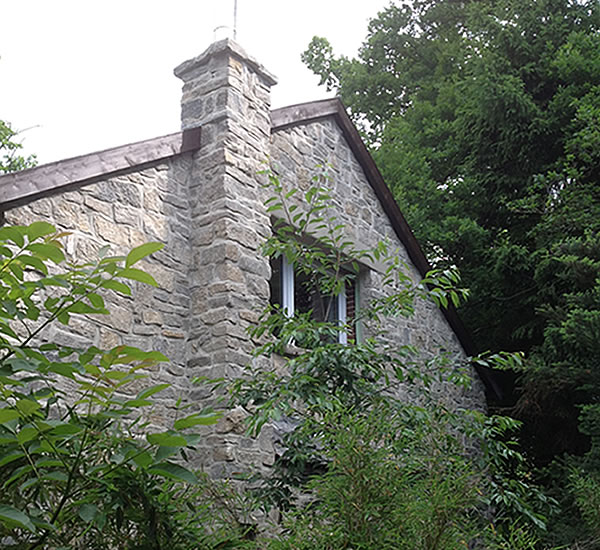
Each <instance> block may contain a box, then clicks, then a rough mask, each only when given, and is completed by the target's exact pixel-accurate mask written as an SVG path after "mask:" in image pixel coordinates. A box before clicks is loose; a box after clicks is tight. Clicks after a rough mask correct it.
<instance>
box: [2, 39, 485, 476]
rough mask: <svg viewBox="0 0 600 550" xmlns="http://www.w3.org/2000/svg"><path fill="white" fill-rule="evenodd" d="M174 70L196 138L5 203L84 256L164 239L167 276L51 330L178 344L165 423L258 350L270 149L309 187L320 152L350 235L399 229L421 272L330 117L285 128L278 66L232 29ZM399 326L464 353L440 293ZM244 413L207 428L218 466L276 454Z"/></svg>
mask: <svg viewBox="0 0 600 550" xmlns="http://www.w3.org/2000/svg"><path fill="white" fill-rule="evenodd" d="M175 74H176V75H177V76H178V77H179V78H181V79H182V81H183V98H182V127H183V128H184V129H190V128H195V127H201V131H202V140H201V146H200V148H199V149H198V150H197V151H195V152H187V153H181V154H177V155H173V156H172V157H169V158H167V159H163V160H160V161H157V162H149V163H144V164H143V165H140V166H132V167H131V169H129V170H125V171H121V172H118V173H116V174H113V173H107V174H106V175H105V176H104V177H102V178H94V179H92V180H86V181H83V182H81V183H80V184H78V185H76V186H75V187H73V186H72V187H67V188H65V189H68V190H66V191H62V192H58V193H57V194H54V195H53V196H51V197H45V198H35V197H34V198H33V199H31V200H29V201H28V202H27V204H24V205H22V206H18V207H15V208H12V209H11V210H9V211H7V212H6V219H7V221H8V222H9V223H21V224H25V223H30V222H32V221H34V220H38V219H44V220H48V221H50V222H52V223H54V224H55V225H56V226H57V227H59V228H61V229H65V230H68V231H71V235H70V236H69V237H67V252H68V253H69V254H71V255H73V257H76V258H78V259H83V258H90V257H93V256H94V254H95V252H96V251H97V250H98V249H99V248H101V247H102V246H104V245H106V244H110V245H111V246H112V247H113V251H114V252H115V253H122V252H125V251H126V250H127V249H129V248H131V247H133V246H137V245H139V244H142V243H143V242H147V241H150V240H152V241H161V242H163V243H165V248H164V249H163V250H162V251H160V252H158V253H156V254H154V255H153V256H152V258H151V259H148V260H147V261H146V262H145V264H144V265H143V266H142V267H143V268H145V269H147V270H148V271H149V272H150V273H151V274H152V275H154V277H155V278H156V279H157V281H158V283H159V285H160V288H159V289H154V288H150V287H147V286H144V285H141V284H138V286H137V288H136V289H135V292H134V296H133V298H132V299H130V298H119V297H117V296H116V295H115V296H112V297H111V298H110V300H109V302H110V306H109V308H110V309H111V311H112V314H111V315H110V316H109V317H101V316H98V317H97V318H94V319H88V318H81V319H76V320H74V322H73V324H72V325H71V326H70V330H69V331H68V332H67V331H66V330H65V328H60V327H54V328H53V329H52V330H53V333H52V334H49V335H48V337H49V338H50V339H52V340H55V341H57V342H63V343H67V344H70V345H80V346H84V345H90V344H95V345H99V346H104V347H112V346H114V345H117V344H121V343H123V344H131V345H136V346H138V347H140V348H143V349H157V350H159V351H161V352H163V353H165V354H166V355H167V356H168V357H170V359H171V362H170V363H168V364H165V365H161V366H160V367H158V368H157V370H156V371H155V372H152V373H151V375H152V378H153V382H162V381H166V382H169V383H171V384H172V387H171V389H170V390H168V391H166V392H162V393H161V394H158V395H159V396H160V399H161V401H160V406H159V407H157V408H156V410H154V411H151V420H152V422H153V423H154V424H155V425H157V426H164V425H167V424H168V423H169V422H170V421H172V419H173V416H174V413H175V411H174V403H175V400H176V398H178V397H182V398H183V399H184V401H187V402H192V403H198V405H199V406H200V405H203V404H206V403H207V402H208V400H209V399H210V396H209V393H208V392H207V390H206V389H204V388H203V387H202V386H196V385H193V384H192V383H191V381H192V380H193V378H195V377H198V376H208V377H221V376H225V377H234V376H236V375H238V374H239V373H240V372H241V369H242V367H243V366H244V365H246V364H247V363H248V362H249V361H251V360H252V356H251V353H252V349H253V347H254V343H253V342H252V341H251V340H250V338H249V337H248V335H247V332H246V329H247V328H248V327H249V326H251V325H252V324H253V323H255V322H256V321H257V317H258V314H259V313H260V311H261V310H262V309H263V308H264V307H265V306H266V304H267V303H268V300H269V278H270V275H271V273H270V267H269V262H268V261H267V260H266V259H265V258H263V257H262V255H261V253H260V244H261V242H263V241H264V239H265V238H266V237H267V236H269V235H270V231H271V220H270V218H269V215H268V214H267V212H266V210H265V207H264V204H263V203H264V200H265V199H266V198H267V194H268V191H267V190H265V189H264V188H263V187H262V186H261V184H262V183H264V182H263V180H262V176H261V175H259V172H260V171H261V170H262V169H263V168H264V166H265V162H266V161H267V159H270V162H271V164H272V167H273V169H274V170H275V171H276V172H277V173H278V174H279V177H280V178H281V179H282V181H286V182H288V183H289V185H291V186H298V187H300V188H306V187H307V186H308V185H310V180H311V177H312V175H313V174H314V171H315V167H316V165H325V164H327V165H330V169H329V170H330V175H331V177H332V179H331V187H332V191H333V195H334V205H333V208H334V211H335V213H336V215H338V216H339V218H340V219H341V220H342V221H343V222H344V224H345V225H346V231H347V233H348V237H349V238H350V239H352V240H353V241H354V242H355V243H357V244H358V245H359V246H361V247H365V248H367V247H372V246H373V245H374V244H376V242H378V241H380V240H382V239H387V240H389V242H390V243H392V245H393V247H394V248H396V249H397V250H398V253H399V254H400V255H401V257H402V259H403V260H404V261H405V262H406V263H407V265H409V266H411V267H410V269H411V277H413V278H414V279H415V280H418V279H419V277H420V275H419V273H418V271H417V269H416V268H413V267H412V264H411V260H410V258H409V255H408V253H407V251H406V248H405V247H404V245H403V244H402V242H401V241H400V240H399V238H398V235H397V234H396V232H395V230H394V228H393V226H392V224H391V223H390V221H389V219H388V217H387V215H386V213H385V211H384V209H383V208H382V204H381V202H380V200H379V199H378V197H377V196H376V194H375V193H374V191H373V189H372V188H371V186H370V184H369V181H368V179H367V177H366V175H365V172H364V171H363V167H362V166H361V164H360V162H359V160H358V159H357V158H356V156H355V154H354V153H353V151H352V149H351V147H350V146H349V144H348V142H347V140H346V138H345V137H344V134H343V132H342V131H341V129H340V128H339V126H338V125H337V124H336V122H335V120H334V119H333V118H332V117H325V118H318V119H314V120H310V121H306V122H300V123H298V124H295V125H287V126H285V127H280V128H273V127H272V124H271V117H270V94H269V90H270V87H271V86H273V85H274V84H275V79H274V77H273V76H272V75H270V74H269V73H268V72H267V71H266V70H265V69H264V68H263V67H262V66H261V65H260V64H259V63H257V62H256V61H255V60H253V59H251V58H250V57H248V55H247V54H246V53H245V52H244V51H243V50H242V49H241V48H240V47H239V46H238V45H237V44H236V43H234V42H232V41H231V40H229V39H227V40H223V41H221V42H217V43H215V44H213V45H212V46H211V47H210V48H209V49H208V50H207V51H206V52H205V53H204V54H202V55H200V56H199V57H196V58H195V59H192V60H190V61H186V62H185V63H183V64H181V65H180V66H179V67H177V69H176V70H175ZM33 170H34V171H35V170H39V169H33ZM4 178H7V176H4ZM4 178H1V177H0V191H1V189H2V185H3V184H4V182H5V181H7V180H6V179H4ZM381 280H382V273H381V272H380V270H379V269H378V268H377V266H365V269H364V270H363V275H362V278H361V281H360V284H361V295H362V299H365V300H368V299H369V298H370V297H374V296H376V295H378V294H380V293H381V292H382V288H381ZM387 328H388V333H389V338H390V340H391V341H392V342H395V343H398V344H402V343H411V344H415V345H417V346H420V347H422V348H423V349H425V350H427V351H429V352H430V353H436V352H438V351H439V350H440V349H444V350H446V351H448V352H450V353H452V354H453V355H455V356H458V357H460V356H464V351H463V350H462V348H461V345H460V343H459V341H458V340H457V338H456V336H455V334H454V332H453V330H452V328H451V327H450V325H449V324H448V322H447V320H446V318H445V317H444V315H443V314H442V313H441V312H440V311H439V310H438V309H437V308H436V307H434V306H433V305H432V304H429V303H425V302H421V303H418V304H417V306H416V315H415V316H414V318H412V319H410V320H404V319H400V320H394V322H393V323H390V326H389V327H387ZM265 367H268V365H265ZM439 391H440V392H441V393H442V394H443V393H446V394H447V396H446V397H447V399H449V400H451V401H454V402H455V403H457V404H460V405H462V406H468V407H477V408H483V407H484V403H485V399H484V394H483V385H482V383H481V381H480V380H479V378H478V377H477V376H476V375H475V374H474V384H473V388H472V390H471V391H470V392H465V393H461V392H457V391H455V390H453V391H454V393H452V392H451V391H450V389H448V388H440V389H439ZM243 420H244V414H243V411H240V410H234V411H232V412H230V413H229V414H228V415H227V416H226V417H225V418H223V419H222V421H221V422H220V423H219V425H218V426H216V428H214V429H207V430H206V438H205V443H204V446H203V447H202V448H201V449H200V453H199V456H198V461H199V462H200V463H201V464H203V465H204V467H205V468H206V469H207V470H208V471H209V472H210V473H212V474H213V475H228V474H231V473H232V472H234V471H240V470H241V469H245V468H248V467H258V468H263V467H268V466H269V465H271V464H272V463H273V460H274V458H275V451H274V448H273V436H272V433H271V432H270V431H269V430H265V431H264V432H263V434H262V435H261V437H260V439H259V441H253V440H251V439H249V438H247V437H246V436H244V423H243Z"/></svg>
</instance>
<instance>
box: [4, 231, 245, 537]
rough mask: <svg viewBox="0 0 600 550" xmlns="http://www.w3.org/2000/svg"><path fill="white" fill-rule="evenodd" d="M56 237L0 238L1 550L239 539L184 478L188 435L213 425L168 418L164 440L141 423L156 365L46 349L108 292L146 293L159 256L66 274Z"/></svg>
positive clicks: (209, 493) (130, 350) (195, 418)
mask: <svg viewBox="0 0 600 550" xmlns="http://www.w3.org/2000/svg"><path fill="white" fill-rule="evenodd" d="M62 237H63V235H61V234H57V233H56V230H55V228H54V227H53V226H51V225H50V224H48V223H45V222H36V223H33V224H31V225H29V226H27V227H21V226H14V227H3V228H1V229H0V484H1V490H0V541H1V543H2V547H3V548H31V549H33V548H87V547H93V548H99V549H101V548H129V549H133V548H164V547H165V545H166V544H169V546H170V548H172V549H183V548H213V547H214V544H216V542H215V541H219V540H220V541H224V540H229V538H234V539H235V538H236V537H237V533H239V534H240V536H242V535H243V531H244V530H243V528H242V527H241V526H238V527H239V530H238V531H237V532H236V525H235V524H234V523H235V522H233V520H232V518H231V517H229V516H227V515H226V514H225V515H224V508H219V506H218V502H219V501H218V499H215V498H214V496H215V495H214V491H216V490H217V487H216V486H212V485H211V484H210V483H209V482H208V480H207V479H205V478H204V477H200V479H199V477H198V475H196V474H194V473H193V472H192V471H190V470H189V469H187V468H186V467H184V463H185V459H186V454H185V453H186V452H188V451H189V450H191V449H193V446H194V444H195V442H196V441H198V438H199V436H198V435H196V434H194V433H190V429H192V428H193V427H194V426H198V425H208V424H213V423H215V422H216V421H217V420H218V414H216V413H214V412H212V411H210V410H205V411H201V412H194V413H192V414H187V415H186V414H184V408H183V407H180V415H179V418H178V419H177V420H175V422H174V424H173V426H172V427H171V428H170V429H166V430H157V429H151V427H150V426H149V425H148V423H146V421H145V419H144V413H143V410H144V409H146V408H148V407H152V406H153V405H154V404H155V401H154V398H155V396H156V395H157V394H158V393H159V392H161V391H163V390H165V389H166V388H167V387H168V384H147V385H146V386H145V387H144V384H141V386H142V389H141V390H140V389H139V388H140V381H141V380H144V379H146V378H147V374H146V372H147V369H149V368H150V367H152V366H153V365H155V364H156V363H158V362H161V361H166V360H167V359H166V357H164V356H163V355H162V354H160V353H158V352H155V351H141V350H139V349H137V348H134V347H130V346H117V347H115V348H113V349H109V350H100V349H98V348H96V347H93V346H92V347H88V348H87V349H75V348H71V347H67V346H61V345H59V344H56V343H53V342H48V341H47V336H46V334H47V329H48V327H50V326H51V325H52V324H54V323H62V324H64V325H68V324H69V320H70V318H71V317H72V316H73V315H87V314H107V313H108V309H107V305H106V303H105V299H104V295H105V294H106V293H107V292H114V293H116V294H119V295H121V296H129V295H130V294H131V287H130V284H131V282H134V281H139V282H142V283H147V284H151V285H156V282H155V281H154V279H153V278H152V277H151V276H150V275H149V274H147V273H145V272H144V271H141V270H139V269H137V268H136V267H135V264H136V263H137V262H138V261H139V260H141V259H142V258H144V257H146V256H148V255H149V254H151V253H152V252H155V251H157V250H159V249H160V248H161V247H162V245H160V244H157V243H148V244H145V245H142V246H139V247H137V248H135V249H133V250H132V251H131V252H129V254H128V255H127V256H125V257H120V256H119V257H115V256H109V255H107V250H102V251H101V253H100V257H99V259H98V261H96V262H95V263H86V264H72V263H68V262H67V261H66V260H65V256H64V253H63V250H62V243H61V238H62ZM134 388H136V389H134ZM174 405H175V403H174ZM218 490H219V491H220V490H221V489H218ZM222 496H223V495H222ZM209 497H210V498H209ZM221 501H222V499H221ZM224 526H230V527H231V528H229V527H228V529H227V533H226V532H225V531H224V529H223V528H224ZM210 541H212V542H210Z"/></svg>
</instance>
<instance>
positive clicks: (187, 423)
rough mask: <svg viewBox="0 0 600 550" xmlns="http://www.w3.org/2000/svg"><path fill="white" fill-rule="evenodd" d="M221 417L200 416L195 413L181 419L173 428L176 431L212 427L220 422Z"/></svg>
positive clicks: (216, 414) (214, 415)
mask: <svg viewBox="0 0 600 550" xmlns="http://www.w3.org/2000/svg"><path fill="white" fill-rule="evenodd" d="M219 417H220V415H219V414H218V413H211V414H204V415H203V414H200V413H194V414H190V415H189V416H186V417H185V418H180V419H179V420H176V421H175V424H174V425H173V427H174V428H175V429H176V430H185V429H186V428H191V427H192V426H199V425H200V426H210V425H211V424H216V423H217V422H218V421H219Z"/></svg>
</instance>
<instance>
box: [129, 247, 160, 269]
mask: <svg viewBox="0 0 600 550" xmlns="http://www.w3.org/2000/svg"><path fill="white" fill-rule="evenodd" d="M164 246H165V245H164V244H163V243H156V242H153V243H145V244H142V245H140V246H136V247H135V248H134V249H133V250H132V251H131V252H129V254H127V259H126V260H125V267H131V266H132V265H133V264H135V263H136V262H139V261H140V260H141V259H142V258H145V257H146V256H149V255H150V254H152V253H153V252H157V251H159V250H161V249H162V248H163V247H164Z"/></svg>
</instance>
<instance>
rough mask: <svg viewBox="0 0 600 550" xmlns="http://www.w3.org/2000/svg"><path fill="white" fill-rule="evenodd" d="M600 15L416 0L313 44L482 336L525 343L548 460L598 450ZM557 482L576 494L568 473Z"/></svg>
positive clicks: (526, 386) (524, 413) (525, 396)
mask: <svg viewBox="0 0 600 550" xmlns="http://www.w3.org/2000/svg"><path fill="white" fill-rule="evenodd" d="M599 31H600V9H599V4H598V2H596V1H595V0H582V1H577V2H571V1H568V0H542V1H539V0H525V1H524V0H500V1H492V0H477V1H474V0H471V1H467V2H455V1H453V0H416V1H415V2H411V3H401V2H393V3H392V4H391V5H390V7H389V8H387V9H386V10H384V11H383V12H382V13H380V14H378V15H377V17H375V18H374V19H373V20H372V21H371V23H370V26H369V33H368V36H367V37H366V40H365V42H364V44H363V46H362V48H361V50H360V52H359V57H358V59H352V60H349V59H346V58H336V57H335V56H333V54H332V49H331V46H330V45H329V43H328V42H327V41H326V40H325V39H323V38H318V39H317V38H315V39H314V40H313V42H312V43H311V44H310V45H309V48H308V50H307V52H306V53H305V56H304V59H305V61H306V62H307V64H308V66H309V67H310V68H311V69H313V71H315V72H316V73H317V74H319V75H320V76H321V80H322V81H323V82H325V83H327V84H328V85H329V86H330V87H333V88H337V90H338V93H340V95H341V97H342V99H343V100H344V102H345V103H346V104H347V105H348V106H349V107H350V109H351V111H352V113H353V116H354V117H355V119H356V120H357V122H358V123H359V124H361V125H362V126H363V128H364V132H365V134H366V136H367V138H368V139H370V141H371V145H372V148H373V154H374V156H375V159H376V161H377V163H378V166H379V168H380V169H381V171H382V173H383V175H384V178H385V179H386V181H387V182H388V184H389V185H390V186H391V187H392V189H393V192H394V194H395V196H396V198H397V200H398V202H399V204H400V207H401V209H402V211H403V212H404V214H405V215H406V217H407V219H408V221H409V223H410V225H411V228H412V229H413V231H414V232H415V234H416V236H417V238H418V240H419V242H420V243H421V244H422V246H423V247H424V249H425V251H426V253H427V254H428V256H429V258H430V260H431V261H432V262H433V263H434V265H436V266H437V267H440V268H443V267H446V266H457V267H458V268H459V269H460V271H461V275H462V277H463V280H464V283H465V285H466V286H467V287H468V288H469V289H470V297H469V299H468V300H467V301H466V302H465V303H464V304H463V305H462V307H461V310H460V313H461V317H462V318H463V319H464V320H465V322H466V324H467V325H468V327H469V328H470V329H471V332H472V333H473V335H474V337H475V340H476V344H477V346H478V347H479V349H480V350H492V351H494V352H495V351H498V350H520V351H523V352H525V354H526V360H525V364H524V367H523V368H520V369H519V370H518V371H517V373H518V374H517V376H518V378H517V388H516V390H517V391H516V393H514V394H511V393H510V392H511V389H510V388H509V387H507V395H506V397H505V399H504V401H503V402H502V403H500V405H502V406H510V407H511V414H513V415H515V416H516V417H517V418H520V419H522V420H523V421H524V424H523V428H522V435H523V440H524V443H525V445H526V446H527V449H528V453H529V454H530V455H531V456H532V457H533V458H534V460H535V461H536V463H537V464H538V465H539V466H546V465H548V464H549V463H550V462H551V461H552V460H554V459H560V458H561V457H566V456H567V455H569V454H572V455H576V456H579V457H582V456H583V455H586V453H588V454H589V456H588V457H587V458H584V459H582V460H580V462H582V463H585V464H586V468H589V467H590V466H589V462H590V460H591V459H592V458H593V457H594V456H595V453H596V450H595V448H596V443H594V442H593V440H592V437H591V436H590V435H589V434H588V433H586V428H585V426H583V425H582V424H581V422H580V416H579V408H580V407H581V406H584V407H586V406H587V405H592V404H595V403H597V401H598V397H599V396H598V388H599V387H600V385H599V384H598V380H597V377H598V364H597V357H598V353H599V352H600V348H599V346H600V344H599V342H600V338H599V337H598V335H599V334H600V333H599V332H598V331H599V327H600V324H599V323H600V302H598V297H599V296H600V290H599V288H598V284H599V283H598V281H600V272H599V271H598V249H599V247H600V238H599V235H600V227H599V225H598V220H600V206H599V205H600V196H599V194H598V189H599V186H598V177H599V172H598V166H599V163H598V160H599V158H598V151H600V94H599V91H598V76H599V75H600V38H599V36H600V34H599ZM513 379H514V377H507V380H508V381H510V380H513ZM592 414H595V413H592V409H588V413H586V416H588V417H589V416H590V415H592ZM595 468H597V470H595V471H596V472H600V462H597V461H596V466H595ZM547 482H548V483H549V484H552V485H553V486H555V483H557V482H558V480H557V479H556V478H555V477H553V476H551V479H550V478H548V479H547ZM555 489H556V491H557V492H556V494H557V496H560V497H561V499H562V500H563V505H564V508H565V510H574V507H572V506H571V504H570V502H571V499H572V498H573V496H572V495H569V491H568V487H567V484H566V476H562V487H561V488H559V487H558V486H555ZM569 523H571V524H574V525H584V523H583V522H581V521H580V520H579V518H578V516H577V514H575V515H574V516H572V517H571V519H570V520H569ZM552 536H555V537H556V538H555V540H557V541H560V542H561V543H568V542H570V541H569V540H567V539H565V538H563V537H562V536H561V534H560V533H558V532H557V533H556V534H555V535H552ZM587 536H588V535H586V534H585V533H583V534H582V537H583V538H587Z"/></svg>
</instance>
